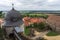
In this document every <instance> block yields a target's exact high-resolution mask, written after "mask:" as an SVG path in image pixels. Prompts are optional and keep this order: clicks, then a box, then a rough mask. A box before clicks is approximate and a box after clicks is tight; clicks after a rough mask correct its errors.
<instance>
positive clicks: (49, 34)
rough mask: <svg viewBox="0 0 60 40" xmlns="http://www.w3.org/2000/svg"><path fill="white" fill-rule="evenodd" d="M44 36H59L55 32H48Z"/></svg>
mask: <svg viewBox="0 0 60 40" xmlns="http://www.w3.org/2000/svg"><path fill="white" fill-rule="evenodd" d="M46 35H47V36H58V35H60V34H59V33H57V32H53V31H50V32H48V33H47V34H46Z"/></svg>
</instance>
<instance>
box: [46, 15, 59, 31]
mask: <svg viewBox="0 0 60 40" xmlns="http://www.w3.org/2000/svg"><path fill="white" fill-rule="evenodd" d="M47 22H48V24H49V25H50V26H51V28H52V29H53V30H54V31H56V32H60V16H57V15H50V16H49V17H48V19H47Z"/></svg>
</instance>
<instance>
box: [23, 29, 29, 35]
mask: <svg viewBox="0 0 60 40" xmlns="http://www.w3.org/2000/svg"><path fill="white" fill-rule="evenodd" d="M24 33H25V35H27V36H28V35H29V33H30V31H29V28H25V31H24Z"/></svg>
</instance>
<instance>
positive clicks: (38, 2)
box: [0, 0, 60, 10]
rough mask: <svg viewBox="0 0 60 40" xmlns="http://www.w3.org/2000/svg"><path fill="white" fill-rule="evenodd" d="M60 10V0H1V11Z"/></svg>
mask: <svg viewBox="0 0 60 40" xmlns="http://www.w3.org/2000/svg"><path fill="white" fill-rule="evenodd" d="M12 3H14V8H15V9H16V10H60V0H0V10H10V9H11V8H12Z"/></svg>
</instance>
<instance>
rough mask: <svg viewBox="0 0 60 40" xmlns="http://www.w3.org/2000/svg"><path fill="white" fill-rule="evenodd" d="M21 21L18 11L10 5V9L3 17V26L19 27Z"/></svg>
mask: <svg viewBox="0 0 60 40" xmlns="http://www.w3.org/2000/svg"><path fill="white" fill-rule="evenodd" d="M21 21H22V17H21V14H20V12H19V11H17V10H15V9H14V6H13V4H12V9H11V10H10V11H9V12H8V13H7V14H6V17H5V22H6V23H5V26H6V25H8V26H15V25H16V26H17V25H20V24H21V23H20V22H21Z"/></svg>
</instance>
